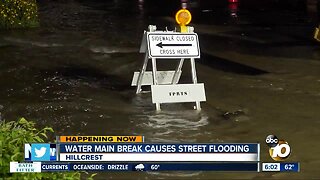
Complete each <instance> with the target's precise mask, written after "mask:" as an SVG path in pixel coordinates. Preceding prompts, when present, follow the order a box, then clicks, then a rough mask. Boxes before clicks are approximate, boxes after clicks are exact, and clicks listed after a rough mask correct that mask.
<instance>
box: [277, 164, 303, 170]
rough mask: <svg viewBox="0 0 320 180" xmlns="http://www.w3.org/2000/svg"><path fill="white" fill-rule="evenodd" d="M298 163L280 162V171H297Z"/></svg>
mask: <svg viewBox="0 0 320 180" xmlns="http://www.w3.org/2000/svg"><path fill="white" fill-rule="evenodd" d="M299 171H300V163H280V172H299Z"/></svg>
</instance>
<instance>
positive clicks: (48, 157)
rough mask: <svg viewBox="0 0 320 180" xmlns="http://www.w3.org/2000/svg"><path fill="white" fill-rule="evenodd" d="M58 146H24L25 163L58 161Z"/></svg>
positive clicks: (44, 144)
mask: <svg viewBox="0 0 320 180" xmlns="http://www.w3.org/2000/svg"><path fill="white" fill-rule="evenodd" d="M56 151H57V149H56V144H48V143H39V144H38V143H37V144H24V159H25V161H56V160H57V155H56V154H57V153H56Z"/></svg>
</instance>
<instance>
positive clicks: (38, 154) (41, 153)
mask: <svg viewBox="0 0 320 180" xmlns="http://www.w3.org/2000/svg"><path fill="white" fill-rule="evenodd" d="M46 149H47V148H45V147H41V149H37V148H34V151H35V152H36V156H35V157H37V158H41V157H42V156H43V155H44V154H45V153H46Z"/></svg>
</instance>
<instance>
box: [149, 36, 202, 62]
mask: <svg viewBox="0 0 320 180" xmlns="http://www.w3.org/2000/svg"><path fill="white" fill-rule="evenodd" d="M147 42H148V50H149V56H150V57H151V58H169V59H170V58H171V59H177V58H200V48H199V41H198V35H197V34H195V33H172V32H170V33H165V32H160V33H158V32H148V33H147Z"/></svg>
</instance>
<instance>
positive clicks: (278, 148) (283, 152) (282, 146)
mask: <svg viewBox="0 0 320 180" xmlns="http://www.w3.org/2000/svg"><path fill="white" fill-rule="evenodd" d="M266 144H267V146H269V154H270V156H271V158H272V159H273V160H275V161H283V160H285V159H287V158H288V157H289V155H290V153H291V148H290V146H289V144H288V143H287V142H286V141H284V140H279V139H278V138H277V136H275V135H269V136H267V138H266Z"/></svg>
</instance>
